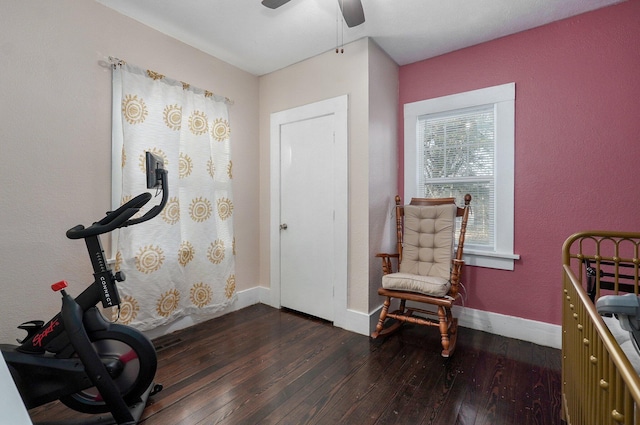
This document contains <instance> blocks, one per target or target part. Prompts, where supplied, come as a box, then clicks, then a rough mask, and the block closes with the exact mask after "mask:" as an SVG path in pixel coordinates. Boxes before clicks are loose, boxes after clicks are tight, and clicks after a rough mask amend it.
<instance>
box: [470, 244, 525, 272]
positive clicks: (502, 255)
mask: <svg viewBox="0 0 640 425" xmlns="http://www.w3.org/2000/svg"><path fill="white" fill-rule="evenodd" d="M463 259H464V262H465V264H467V265H469V266H477V267H488V268H491V269H500V270H513V268H514V261H515V260H519V259H520V255H518V254H511V253H508V252H489V251H481V250H474V249H465V250H464V255H463Z"/></svg>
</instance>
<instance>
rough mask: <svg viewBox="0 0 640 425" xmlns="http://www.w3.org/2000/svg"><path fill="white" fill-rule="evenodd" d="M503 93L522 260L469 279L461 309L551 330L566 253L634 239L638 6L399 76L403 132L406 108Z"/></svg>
mask: <svg viewBox="0 0 640 425" xmlns="http://www.w3.org/2000/svg"><path fill="white" fill-rule="evenodd" d="M509 82H515V83H516V140H515V143H516V148H515V150H516V161H515V162H516V163H515V251H516V253H517V254H520V256H521V259H520V260H519V261H516V264H515V270H514V271H512V272H511V271H502V270H492V269H486V268H479V267H467V269H466V271H465V273H466V274H465V276H464V282H465V283H466V287H467V291H468V292H469V298H468V302H467V306H469V307H471V308H475V309H479V310H486V311H491V312H497V313H501V314H506V315H512V316H519V317H524V318H527V319H533V320H538V321H543V322H548V323H556V324H557V323H560V315H561V311H560V310H561V307H560V296H561V295H560V294H561V248H562V243H563V241H564V240H565V239H566V238H567V237H568V236H569V235H571V234H572V233H575V232H577V231H582V230H590V229H606V230H624V231H636V232H640V1H639V0H629V1H627V2H624V3H622V4H619V5H615V6H611V7H607V8H604V9H600V10H596V11H594V12H590V13H586V14H583V15H580V16H577V17H574V18H570V19H566V20H563V21H560V22H557V23H552V24H549V25H546V26H543V27H540V28H535V29H532V30H529V31H525V32H522V33H519V34H516V35H513V36H509V37H504V38H501V39H498V40H495V41H491V42H487V43H483V44H480V45H477V46H474V47H470V48H467V49H463V50H459V51H457V52H453V53H450V54H447V55H443V56H439V57H437V58H434V59H429V60H425V61H422V62H417V63H414V64H410V65H406V66H403V67H401V68H400V105H399V108H400V115H401V117H400V120H402V108H403V104H405V103H408V102H414V101H417V100H422V99H429V98H433V97H438V96H444V95H448V94H452V93H457V92H463V91H468V90H474V89H478V88H483V87H489V86H493V85H498V84H504V83H509ZM398 127H399V129H400V130H399V131H400V134H399V136H400V137H399V138H398V140H399V145H400V146H399V149H400V150H399V152H402V148H403V146H402V144H403V140H404V134H403V131H404V130H403V124H402V122H400V123H399V126H398ZM400 162H401V163H400V171H399V174H398V180H399V181H400V183H399V184H400V185H402V176H403V171H404V170H403V164H402V157H401V155H400ZM402 189H403V188H402V187H399V191H400V192H399V193H402Z"/></svg>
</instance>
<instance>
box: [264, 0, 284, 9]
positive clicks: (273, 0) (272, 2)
mask: <svg viewBox="0 0 640 425" xmlns="http://www.w3.org/2000/svg"><path fill="white" fill-rule="evenodd" d="M286 3H289V0H262V5H263V6H266V7H268V8H269V9H277V8H279V7H280V6H282V5H283V4H286Z"/></svg>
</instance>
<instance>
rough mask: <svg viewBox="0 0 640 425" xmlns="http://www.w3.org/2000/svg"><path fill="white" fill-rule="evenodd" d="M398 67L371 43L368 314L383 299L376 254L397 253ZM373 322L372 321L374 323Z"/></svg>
mask: <svg viewBox="0 0 640 425" xmlns="http://www.w3.org/2000/svg"><path fill="white" fill-rule="evenodd" d="M398 71H399V68H398V65H397V64H396V63H395V62H394V61H393V60H392V59H391V58H390V57H389V56H388V55H387V54H386V53H385V52H384V51H383V50H382V49H381V48H380V47H378V45H377V44H375V43H374V42H373V41H371V42H370V48H369V205H368V207H369V243H368V248H369V250H368V256H367V259H368V260H369V311H370V312H375V311H376V310H377V309H378V307H380V305H381V304H382V301H383V299H382V298H381V297H380V296H379V295H378V288H379V287H380V283H381V281H382V262H381V261H380V259H379V258H376V254H377V253H379V252H396V248H395V242H396V227H395V219H394V217H393V215H392V214H391V213H392V211H393V207H392V206H393V205H395V201H394V197H395V195H396V193H395V192H396V191H397V189H396V188H397V187H398V185H397V181H398V180H397V179H398V170H397V164H398V161H397V138H398V127H397V126H398V114H399V111H398V81H399V80H398ZM374 316H376V317H374V319H377V315H375V314H374ZM374 322H375V320H374Z"/></svg>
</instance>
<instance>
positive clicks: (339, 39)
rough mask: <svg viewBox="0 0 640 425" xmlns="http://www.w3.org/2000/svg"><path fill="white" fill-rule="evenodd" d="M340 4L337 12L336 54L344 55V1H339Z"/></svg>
mask: <svg viewBox="0 0 640 425" xmlns="http://www.w3.org/2000/svg"><path fill="white" fill-rule="evenodd" d="M338 2H339V3H338V9H337V12H336V53H344V22H343V21H344V18H343V16H342V10H344V0H338Z"/></svg>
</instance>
